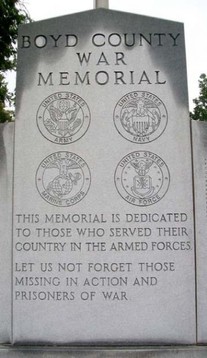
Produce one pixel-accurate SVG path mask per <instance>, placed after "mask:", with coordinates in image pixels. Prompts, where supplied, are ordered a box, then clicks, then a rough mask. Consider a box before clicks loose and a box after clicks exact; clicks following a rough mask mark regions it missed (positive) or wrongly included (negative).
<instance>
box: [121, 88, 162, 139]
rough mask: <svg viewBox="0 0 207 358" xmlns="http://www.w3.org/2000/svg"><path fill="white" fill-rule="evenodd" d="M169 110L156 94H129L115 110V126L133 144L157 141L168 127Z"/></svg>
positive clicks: (139, 92) (136, 92)
mask: <svg viewBox="0 0 207 358" xmlns="http://www.w3.org/2000/svg"><path fill="white" fill-rule="evenodd" d="M167 119H168V116H167V110H166V108H165V105H164V104H163V102H162V101H161V100H160V99H159V98H158V97H157V96H155V95H154V94H152V93H150V92H145V91H134V92H130V93H127V94H126V95H125V96H123V97H122V98H121V99H120V100H119V102H118V103H117V105H116V107H115V110H114V124H115V127H116V129H117V131H118V132H119V133H120V134H121V135H122V137H124V138H126V139H127V140H129V141H131V142H133V143H139V144H143V143H149V142H152V141H153V140H155V139H157V138H158V137H159V136H160V135H161V134H162V133H163V131H164V130H165V128H166V125H167Z"/></svg>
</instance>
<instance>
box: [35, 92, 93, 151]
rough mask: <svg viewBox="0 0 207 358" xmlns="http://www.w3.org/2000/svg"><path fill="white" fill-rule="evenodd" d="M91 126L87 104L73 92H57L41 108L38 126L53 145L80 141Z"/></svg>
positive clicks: (38, 113)
mask: <svg viewBox="0 0 207 358" xmlns="http://www.w3.org/2000/svg"><path fill="white" fill-rule="evenodd" d="M89 124H90V110H89V107H88V105H87V103H86V102H85V101H84V100H83V99H82V98H81V97H80V96H78V95H77V94H74V93H72V92H57V93H54V94H51V95H50V96H48V97H47V98H46V99H45V100H44V101H43V102H42V103H41V105H40V106H39V109H38V112H37V126H38V128H39V130H40V132H41V133H42V135H43V136H44V137H45V138H46V139H48V140H50V141H51V142H53V143H57V144H69V143H73V142H75V141H77V140H78V139H80V138H81V137H82V136H83V135H84V134H85V133H86V131H87V129H88V127H89Z"/></svg>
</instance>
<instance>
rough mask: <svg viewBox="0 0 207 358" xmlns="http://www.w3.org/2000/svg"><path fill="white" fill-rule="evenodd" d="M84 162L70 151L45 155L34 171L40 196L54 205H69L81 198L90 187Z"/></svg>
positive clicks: (88, 172)
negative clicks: (35, 171)
mask: <svg viewBox="0 0 207 358" xmlns="http://www.w3.org/2000/svg"><path fill="white" fill-rule="evenodd" d="M90 183H91V175H90V170H89V167H88V165H87V164H86V162H85V161H84V160H83V159H82V158H81V157H79V155H77V154H74V153H71V152H56V153H52V154H50V155H49V156H48V157H46V158H45V159H44V160H43V161H42V162H41V163H40V165H39V167H38V169H37V173H36V186H37V189H38V191H39V193H40V195H41V197H42V198H43V199H44V200H46V201H47V202H48V203H50V204H52V205H56V206H71V205H74V204H76V203H78V202H79V201H80V200H82V199H83V198H84V197H85V196H86V194H87V192H88V190H89V187H90Z"/></svg>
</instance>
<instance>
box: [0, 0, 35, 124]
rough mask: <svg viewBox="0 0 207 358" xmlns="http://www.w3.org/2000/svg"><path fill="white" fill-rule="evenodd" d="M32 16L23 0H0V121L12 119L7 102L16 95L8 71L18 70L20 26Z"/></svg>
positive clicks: (11, 100) (10, 102) (11, 101)
mask: <svg viewBox="0 0 207 358" xmlns="http://www.w3.org/2000/svg"><path fill="white" fill-rule="evenodd" d="M30 21H31V20H30V16H29V14H28V12H27V10H26V8H25V6H24V3H23V2H22V1H21V0H0V122H1V123H2V122H6V121H11V120H12V119H13V113H12V111H9V110H7V109H5V106H6V104H9V105H12V104H14V99H15V95H14V93H10V92H9V90H8V84H7V82H6V80H5V74H6V72H7V71H12V70H16V63H17V44H16V42H17V32H18V26H19V25H20V24H24V23H27V22H30Z"/></svg>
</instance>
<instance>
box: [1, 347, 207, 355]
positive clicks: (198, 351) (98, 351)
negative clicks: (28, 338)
mask: <svg viewBox="0 0 207 358" xmlns="http://www.w3.org/2000/svg"><path fill="white" fill-rule="evenodd" d="M206 355H207V347H195V346H194V347H183V348H181V347H157V348H156V347H140V348H138V347H136V348H126V347H122V348H75V347H74V348H64V347H63V348H57V347H53V348H40V347H28V348H26V347H18V348H3V347H2V348H0V357H2V358H3V357H5V358H10V357H11V358H24V357H27V358H35V357H38V358H52V357H55V358H59V357H60V358H62V357H63V358H64V357H70V358H83V357H84V358H205V357H206Z"/></svg>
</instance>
